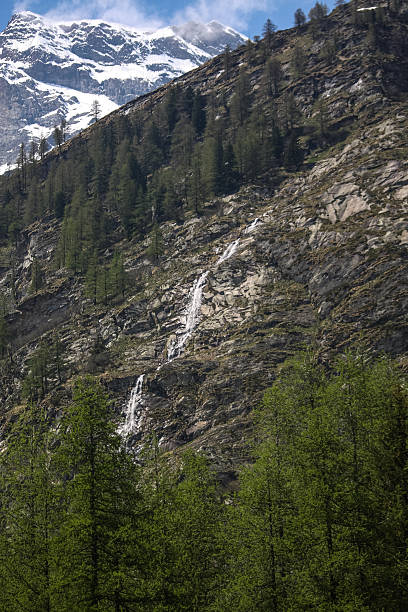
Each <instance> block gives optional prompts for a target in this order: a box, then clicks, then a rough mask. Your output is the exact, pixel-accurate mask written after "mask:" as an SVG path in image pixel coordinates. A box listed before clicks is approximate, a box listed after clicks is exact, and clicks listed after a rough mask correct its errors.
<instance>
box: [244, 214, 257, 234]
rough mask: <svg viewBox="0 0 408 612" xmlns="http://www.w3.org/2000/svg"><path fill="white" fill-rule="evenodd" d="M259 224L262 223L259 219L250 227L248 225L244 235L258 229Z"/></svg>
mask: <svg viewBox="0 0 408 612" xmlns="http://www.w3.org/2000/svg"><path fill="white" fill-rule="evenodd" d="M258 223H261V220H260V219H259V217H257V218H256V219H254V220H253V221H252V223H251V224H250V225H248V227H247V228H246V229H244V234H250V233H251V232H252V231H253V230H254V229H255V228H256V226H257V225H258Z"/></svg>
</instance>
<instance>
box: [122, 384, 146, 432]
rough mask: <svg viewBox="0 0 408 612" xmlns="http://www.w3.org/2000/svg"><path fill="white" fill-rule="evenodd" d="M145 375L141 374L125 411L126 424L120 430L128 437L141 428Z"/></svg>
mask: <svg viewBox="0 0 408 612" xmlns="http://www.w3.org/2000/svg"><path fill="white" fill-rule="evenodd" d="M144 377H145V375H144V374H141V375H140V376H139V377H138V379H137V381H136V384H135V386H134V387H133V389H132V391H131V393H130V398H129V401H128V403H127V406H126V410H125V422H124V424H123V426H122V427H121V428H120V433H121V434H122V435H123V436H125V437H128V436H130V435H131V434H132V433H133V432H134V431H135V430H137V429H138V427H139V426H140V420H141V412H142V396H143V381H144Z"/></svg>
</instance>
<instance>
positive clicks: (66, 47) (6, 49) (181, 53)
mask: <svg viewBox="0 0 408 612" xmlns="http://www.w3.org/2000/svg"><path fill="white" fill-rule="evenodd" d="M244 40H245V38H244V37H243V36H242V35H241V34H239V33H238V32H236V31H235V30H233V29H231V28H228V27H225V26H222V25H221V24H219V23H217V22H211V23H208V24H200V23H187V24H184V25H183V26H173V27H167V28H162V29H160V30H158V31H155V32H143V31H139V30H137V29H135V28H129V27H126V26H118V25H116V24H115V25H114V24H109V23H105V22H101V21H80V22H70V23H53V22H50V21H47V20H46V19H44V18H43V17H40V16H39V15H35V14H34V13H31V12H27V11H26V12H22V13H17V14H16V15H14V16H13V17H12V19H11V20H10V22H9V24H8V25H7V27H6V29H5V30H4V31H3V32H2V33H1V34H0V117H1V119H0V128H1V129H0V170H1V169H3V171H4V170H5V169H6V168H7V163H9V162H10V163H14V162H15V160H16V158H17V153H18V147H19V145H20V143H21V142H28V140H30V139H33V138H34V139H38V138H40V137H41V136H45V137H48V136H49V135H50V134H51V132H52V130H53V128H54V126H55V125H59V123H60V121H61V119H62V118H65V119H66V120H67V123H68V126H67V133H68V135H69V136H72V135H73V134H75V133H77V132H78V131H79V130H80V129H83V128H84V127H87V126H88V125H89V124H90V123H91V122H92V116H91V112H90V109H91V105H92V102H93V101H94V100H95V99H96V100H98V102H99V105H100V108H101V115H105V114H107V113H109V112H111V111H113V110H114V109H116V108H118V106H119V105H121V104H124V103H125V102H127V101H129V100H131V99H133V98H135V97H136V96H138V95H140V94H144V93H146V92H148V91H151V90H153V89H155V88H156V87H158V86H160V85H162V84H164V83H167V82H168V81H170V80H171V79H173V78H174V77H177V76H180V75H181V74H183V73H185V72H187V71H189V70H192V69H193V68H195V67H197V66H199V65H200V64H202V63H203V62H205V61H207V60H208V59H210V58H211V57H213V56H214V55H217V54H218V53H220V52H221V51H222V50H223V49H224V48H225V46H226V45H227V44H228V45H230V46H231V47H232V48H235V47H237V46H238V45H240V44H242V43H243V42H244Z"/></svg>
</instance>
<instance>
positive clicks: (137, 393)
mask: <svg viewBox="0 0 408 612" xmlns="http://www.w3.org/2000/svg"><path fill="white" fill-rule="evenodd" d="M259 223H261V220H260V219H259V218H258V217H257V218H256V219H254V220H253V221H252V223H250V225H248V227H246V228H245V229H244V230H243V232H242V234H250V233H251V232H252V231H253V230H254V229H255V227H256V226H257V225H258V224H259ZM239 242H240V238H237V239H236V240H234V242H231V244H229V245H228V246H227V248H226V249H225V250H224V251H223V253H222V255H221V256H220V257H219V258H218V259H217V261H216V262H215V268H217V267H218V266H219V265H220V264H222V263H223V262H224V261H226V260H227V259H230V258H231V257H232V256H233V255H234V254H235V253H236V251H237V249H238V245H239ZM209 273H210V270H206V271H205V272H203V273H202V274H201V275H200V276H199V277H198V278H196V279H195V281H194V283H193V286H192V287H191V289H190V292H189V296H190V300H189V302H188V305H187V311H186V322H185V324H184V327H183V328H182V329H181V330H179V331H178V332H176V338H175V339H174V340H173V341H172V342H171V343H170V345H169V347H168V349H167V359H166V360H165V361H164V363H162V364H161V365H159V367H158V368H157V370H160V369H161V368H162V367H163V366H164V365H165V364H167V363H170V362H171V361H173V359H176V358H177V357H180V355H181V354H182V353H183V350H184V347H185V346H186V344H187V342H188V340H189V339H190V338H191V336H192V335H193V333H194V330H195V328H196V327H197V325H198V323H199V322H200V318H201V303H202V299H203V290H204V287H205V284H206V282H207V277H208V275H209ZM144 377H145V374H141V375H140V376H139V377H138V379H137V381H136V384H135V386H134V387H133V389H132V391H131V394H130V399H129V401H128V404H127V406H126V411H125V412H126V420H125V423H124V425H123V427H121V428H120V433H121V434H122V435H124V436H125V437H128V436H129V435H131V434H132V433H135V431H137V430H138V428H139V427H140V424H141V417H142V408H143V381H144Z"/></svg>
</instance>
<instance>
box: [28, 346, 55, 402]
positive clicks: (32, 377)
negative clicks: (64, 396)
mask: <svg viewBox="0 0 408 612" xmlns="http://www.w3.org/2000/svg"><path fill="white" fill-rule="evenodd" d="M63 354H64V349H63V346H62V344H61V341H60V339H59V337H58V336H57V335H56V336H54V337H53V338H52V339H51V340H50V341H48V342H47V341H43V342H42V343H41V344H40V345H39V346H38V348H37V349H36V350H35V351H34V352H33V353H32V355H31V357H30V358H29V359H28V360H27V366H28V372H27V374H26V376H25V378H24V381H23V386H22V396H23V398H24V399H26V400H27V401H29V402H35V401H37V400H39V399H42V398H44V397H45V396H46V395H47V393H48V392H49V390H50V384H51V382H52V381H58V382H59V383H61V382H62V373H63V371H64V368H65V365H64V356H63Z"/></svg>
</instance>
